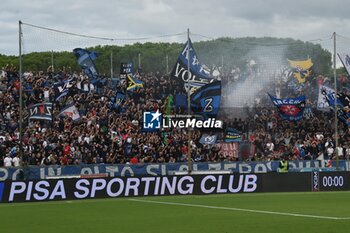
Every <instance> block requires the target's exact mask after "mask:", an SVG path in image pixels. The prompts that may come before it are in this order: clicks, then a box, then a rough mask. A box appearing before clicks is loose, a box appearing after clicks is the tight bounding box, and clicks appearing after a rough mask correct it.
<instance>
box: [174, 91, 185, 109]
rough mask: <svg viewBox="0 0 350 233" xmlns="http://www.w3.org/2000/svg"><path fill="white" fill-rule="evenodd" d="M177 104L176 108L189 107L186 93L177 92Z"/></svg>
mask: <svg viewBox="0 0 350 233" xmlns="http://www.w3.org/2000/svg"><path fill="white" fill-rule="evenodd" d="M175 106H176V108H182V109H186V108H187V97H186V95H184V94H176V96H175Z"/></svg>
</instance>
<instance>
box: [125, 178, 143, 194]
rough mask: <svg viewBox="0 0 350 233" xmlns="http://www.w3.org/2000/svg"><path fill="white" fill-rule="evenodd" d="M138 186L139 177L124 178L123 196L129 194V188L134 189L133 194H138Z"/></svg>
mask: <svg viewBox="0 0 350 233" xmlns="http://www.w3.org/2000/svg"><path fill="white" fill-rule="evenodd" d="M139 186H140V179H139V178H128V179H127V180H126V186H125V196H129V195H130V190H133V191H134V193H133V194H134V196H138V195H139Z"/></svg>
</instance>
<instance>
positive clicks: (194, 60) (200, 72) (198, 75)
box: [171, 39, 214, 93]
mask: <svg viewBox="0 0 350 233" xmlns="http://www.w3.org/2000/svg"><path fill="white" fill-rule="evenodd" d="M188 49H189V53H190V54H189V55H190V56H189V60H190V74H189V76H190V79H188V72H187V71H188V59H187V50H188ZM171 76H173V77H175V78H177V79H178V80H181V81H182V82H184V86H185V88H186V90H188V89H190V90H192V89H194V90H195V89H197V88H200V87H202V86H204V85H206V84H208V83H210V82H212V81H213V80H214V79H213V78H212V77H211V76H210V74H209V71H208V70H207V69H206V68H205V66H204V65H202V64H200V62H199V60H198V56H197V54H196V51H195V50H194V48H193V45H192V42H191V40H190V39H189V40H188V41H187V43H186V44H185V46H184V48H183V50H182V52H181V53H180V55H179V57H178V59H177V62H176V64H175V66H174V68H173V70H172V71H171ZM191 93H192V92H191Z"/></svg>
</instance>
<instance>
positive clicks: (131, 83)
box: [126, 74, 143, 91]
mask: <svg viewBox="0 0 350 233" xmlns="http://www.w3.org/2000/svg"><path fill="white" fill-rule="evenodd" d="M127 82H128V87H127V88H126V90H127V91H133V90H134V89H136V88H142V87H143V82H142V81H141V80H138V79H136V78H135V76H132V75H131V74H127Z"/></svg>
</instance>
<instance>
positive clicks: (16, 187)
mask: <svg viewBox="0 0 350 233" xmlns="http://www.w3.org/2000/svg"><path fill="white" fill-rule="evenodd" d="M26 186H27V185H26V183H24V182H12V184H11V189H10V195H9V201H13V199H14V196H15V195H16V194H20V193H23V192H24V191H25V190H26Z"/></svg>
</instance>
